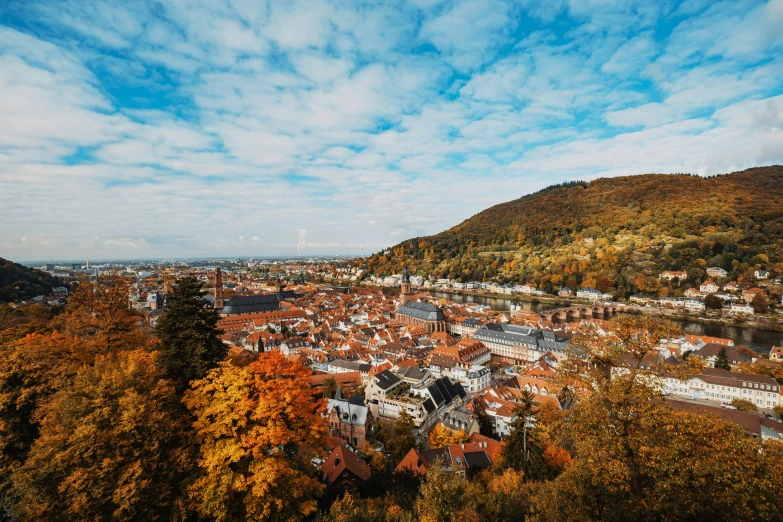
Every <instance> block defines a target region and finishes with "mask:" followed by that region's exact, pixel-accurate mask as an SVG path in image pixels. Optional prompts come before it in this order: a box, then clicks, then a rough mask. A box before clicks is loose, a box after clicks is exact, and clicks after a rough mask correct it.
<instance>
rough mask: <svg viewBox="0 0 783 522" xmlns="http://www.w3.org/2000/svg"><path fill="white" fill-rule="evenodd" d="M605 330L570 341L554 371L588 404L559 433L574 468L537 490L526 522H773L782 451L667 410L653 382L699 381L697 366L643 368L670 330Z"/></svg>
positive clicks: (635, 326)
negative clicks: (581, 389)
mask: <svg viewBox="0 0 783 522" xmlns="http://www.w3.org/2000/svg"><path fill="white" fill-rule="evenodd" d="M608 330H609V332H607V333H606V334H605V335H601V334H599V333H598V332H588V333H587V334H586V335H584V336H581V337H576V338H575V339H574V340H573V342H574V345H575V346H574V348H573V349H574V352H575V353H574V354H573V355H577V354H578V355H579V357H580V359H575V358H574V357H572V358H571V359H569V361H567V362H566V363H564V364H563V368H562V372H565V373H569V372H573V373H574V374H576V375H578V376H579V378H581V379H582V382H584V383H585V384H586V388H587V389H588V390H589V394H588V395H587V396H585V397H582V398H580V399H579V400H578V401H576V403H575V404H574V405H573V406H572V407H571V408H570V409H569V411H568V412H567V419H566V422H565V423H564V424H563V426H564V430H563V433H562V437H563V443H564V445H566V446H568V447H571V448H573V453H574V455H575V459H574V463H573V464H572V465H569V466H568V467H567V468H566V469H565V471H563V473H561V474H560V475H559V476H558V477H557V478H556V479H555V480H553V481H551V482H544V483H541V485H540V487H539V489H538V490H537V492H536V494H535V497H534V499H533V508H532V510H531V512H532V515H531V517H530V519H531V520H534V521H550V520H551V521H555V520H620V521H623V520H629V521H630V520H641V519H644V520H712V519H719V520H726V519H731V520H738V519H742V518H745V517H750V518H753V519H757V520H776V519H778V518H779V517H780V516H781V514H783V513H782V512H781V508H782V506H781V503H780V502H779V501H778V498H777V494H776V493H775V486H774V485H775V484H776V483H777V482H778V481H779V480H780V478H779V477H781V476H782V475H783V465H781V463H783V461H781V459H782V458H783V448H781V447H779V445H772V444H768V443H766V442H765V443H762V442H760V441H758V440H754V439H751V438H748V437H747V436H746V434H745V430H744V429H743V428H742V427H740V426H737V425H734V424H729V423H726V422H725V421H723V420H722V419H720V418H719V417H717V416H713V415H703V414H692V413H684V412H678V411H675V410H673V409H671V408H670V407H669V406H668V405H667V402H666V399H665V397H663V396H662V394H661V390H662V389H663V386H662V384H663V383H662V378H663V377H664V376H671V375H676V376H677V377H679V378H683V379H685V378H687V377H688V376H689V375H691V374H693V373H695V372H696V371H698V368H697V366H696V362H698V361H696V359H697V358H690V359H689V362H688V363H687V364H685V365H680V366H677V367H663V366H660V365H659V366H656V365H653V366H648V365H646V364H642V359H643V358H644V357H645V355H647V354H648V353H650V351H651V350H653V349H654V348H655V347H657V345H658V343H659V340H660V339H662V338H670V337H672V336H673V334H674V333H675V329H674V327H673V325H671V324H669V323H666V322H665V321H661V320H658V319H654V318H650V317H639V318H635V317H622V318H617V319H614V320H612V322H611V325H610V327H609V328H608ZM691 360H694V366H693V367H691V362H690V361H691Z"/></svg>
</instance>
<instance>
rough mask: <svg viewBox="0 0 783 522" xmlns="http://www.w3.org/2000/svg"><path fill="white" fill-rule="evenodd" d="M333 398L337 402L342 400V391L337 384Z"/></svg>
mask: <svg viewBox="0 0 783 522" xmlns="http://www.w3.org/2000/svg"><path fill="white" fill-rule="evenodd" d="M334 398H335V400H338V401H341V400H343V390H342V388H340V385H339V384H338V385H337V391H335V392H334Z"/></svg>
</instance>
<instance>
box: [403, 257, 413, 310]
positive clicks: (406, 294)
mask: <svg viewBox="0 0 783 522" xmlns="http://www.w3.org/2000/svg"><path fill="white" fill-rule="evenodd" d="M412 296H413V292H412V291H411V276H410V274H408V265H407V264H406V265H403V267H402V284H401V285H400V303H401V304H405V303H406V302H408V301H410V300H411V297H412Z"/></svg>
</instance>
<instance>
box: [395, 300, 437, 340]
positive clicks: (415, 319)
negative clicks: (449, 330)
mask: <svg viewBox="0 0 783 522" xmlns="http://www.w3.org/2000/svg"><path fill="white" fill-rule="evenodd" d="M396 319H397V321H398V322H400V323H402V324H405V325H408V326H416V327H419V328H423V329H424V330H425V331H426V332H428V333H432V332H445V331H446V316H445V315H443V311H442V310H441V309H440V308H439V307H438V306H437V305H434V304H432V303H427V302H420V301H406V302H404V303H403V304H402V306H400V307H399V308H398V309H397V314H396Z"/></svg>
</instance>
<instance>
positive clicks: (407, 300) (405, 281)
mask: <svg viewBox="0 0 783 522" xmlns="http://www.w3.org/2000/svg"><path fill="white" fill-rule="evenodd" d="M412 299H413V292H412V290H411V277H410V274H408V267H407V266H406V267H404V268H403V272H402V284H401V285H400V303H401V305H400V307H399V308H397V314H396V319H397V321H398V322H400V323H402V324H405V325H409V326H418V327H420V328H424V329H425V330H426V331H427V332H430V333H432V332H445V331H446V316H445V315H443V310H441V309H440V307H438V306H437V305H434V304H432V303H426V302H419V301H413V300H412Z"/></svg>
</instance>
